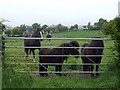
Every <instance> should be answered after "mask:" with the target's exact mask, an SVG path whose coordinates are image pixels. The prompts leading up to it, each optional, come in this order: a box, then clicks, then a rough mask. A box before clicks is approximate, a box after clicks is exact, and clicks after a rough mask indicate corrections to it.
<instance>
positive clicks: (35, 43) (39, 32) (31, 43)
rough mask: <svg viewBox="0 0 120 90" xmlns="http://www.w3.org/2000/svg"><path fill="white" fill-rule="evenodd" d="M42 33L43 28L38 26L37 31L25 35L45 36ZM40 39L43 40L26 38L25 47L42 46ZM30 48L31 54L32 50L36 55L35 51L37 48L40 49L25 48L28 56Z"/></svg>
mask: <svg viewBox="0 0 120 90" xmlns="http://www.w3.org/2000/svg"><path fill="white" fill-rule="evenodd" d="M42 34H43V33H42V28H37V29H36V31H35V32H34V33H33V34H29V35H26V36H25V37H33V38H43V36H42ZM40 41H42V40H38V39H36V40H34V39H25V40H24V46H25V47H40V46H41V43H40ZM29 49H30V54H31V51H32V52H33V55H35V52H34V50H35V49H39V50H40V48H25V52H26V54H27V55H26V57H28V50H29ZM33 58H35V56H33Z"/></svg>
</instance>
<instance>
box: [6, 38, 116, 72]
mask: <svg viewBox="0 0 120 90" xmlns="http://www.w3.org/2000/svg"><path fill="white" fill-rule="evenodd" d="M8 39H36V40H37V39H41V38H23V37H4V41H6V40H8ZM42 39H43V40H113V39H109V38H42ZM5 48H16V49H19V50H20V49H21V48H79V49H82V48H87V49H114V48H111V47H21V46H19V47H17V46H9V47H7V46H6V47H5ZM4 51H5V50H4ZM4 53H5V52H4ZM5 56H7V57H17V56H21V57H24V56H26V55H5ZM31 56H38V57H39V56H42V57H46V56H48V57H58V56H59V57H60V56H61V57H66V56H70V57H71V56H80V57H101V56H102V57H118V55H29V57H31ZM35 61H36V60H35ZM9 64H16V65H39V64H40V65H93V64H94V65H98V64H97V63H93V64H91V63H86V64H82V63H39V62H35V63H9ZM99 65H112V64H111V63H104V64H99ZM19 72H20V73H105V71H98V72H95V71H94V72H92V71H74V72H73V71H61V72H55V71H54V72H53V71H48V72H38V71H19ZM106 73H108V72H106Z"/></svg>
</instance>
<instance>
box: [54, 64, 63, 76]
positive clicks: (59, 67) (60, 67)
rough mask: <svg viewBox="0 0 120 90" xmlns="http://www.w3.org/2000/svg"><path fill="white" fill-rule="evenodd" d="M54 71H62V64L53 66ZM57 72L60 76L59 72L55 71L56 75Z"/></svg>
mask: <svg viewBox="0 0 120 90" xmlns="http://www.w3.org/2000/svg"><path fill="white" fill-rule="evenodd" d="M55 69H56V70H55V71H56V72H58V71H62V66H61V65H58V66H55ZM58 74H59V76H61V73H56V75H58Z"/></svg>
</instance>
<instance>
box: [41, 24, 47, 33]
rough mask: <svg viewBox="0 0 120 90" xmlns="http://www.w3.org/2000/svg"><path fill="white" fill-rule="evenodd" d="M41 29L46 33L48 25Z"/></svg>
mask: <svg viewBox="0 0 120 90" xmlns="http://www.w3.org/2000/svg"><path fill="white" fill-rule="evenodd" d="M42 28H43V30H44V31H45V32H46V30H47V28H48V25H46V24H45V25H43V26H42Z"/></svg>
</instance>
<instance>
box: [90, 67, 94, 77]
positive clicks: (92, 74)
mask: <svg viewBox="0 0 120 90" xmlns="http://www.w3.org/2000/svg"><path fill="white" fill-rule="evenodd" d="M90 66H91V68H90V69H91V70H90V71H93V65H90ZM91 76H92V77H94V73H91Z"/></svg>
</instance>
